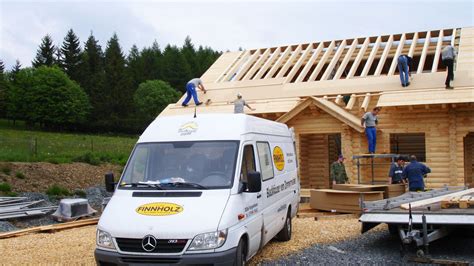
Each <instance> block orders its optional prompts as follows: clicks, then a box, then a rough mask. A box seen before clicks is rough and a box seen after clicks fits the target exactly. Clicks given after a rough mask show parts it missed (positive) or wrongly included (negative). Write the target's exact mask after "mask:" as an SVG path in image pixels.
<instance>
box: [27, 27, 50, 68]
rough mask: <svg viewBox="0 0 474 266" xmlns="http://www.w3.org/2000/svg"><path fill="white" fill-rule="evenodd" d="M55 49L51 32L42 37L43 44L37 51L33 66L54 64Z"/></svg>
mask: <svg viewBox="0 0 474 266" xmlns="http://www.w3.org/2000/svg"><path fill="white" fill-rule="evenodd" d="M54 50H55V47H54V45H53V39H52V38H51V36H50V35H49V34H46V36H44V37H43V39H41V44H40V46H39V48H38V50H37V51H36V57H35V59H34V60H33V62H32V65H33V67H35V68H37V67H40V66H49V67H50V66H52V65H53V64H54Z"/></svg>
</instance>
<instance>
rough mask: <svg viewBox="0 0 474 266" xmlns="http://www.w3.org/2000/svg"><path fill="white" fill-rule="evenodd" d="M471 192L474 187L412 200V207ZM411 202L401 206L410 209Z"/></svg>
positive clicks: (473, 190)
mask: <svg viewBox="0 0 474 266" xmlns="http://www.w3.org/2000/svg"><path fill="white" fill-rule="evenodd" d="M471 193H474V188H471V189H466V190H461V191H458V192H454V193H450V194H446V195H442V196H438V197H434V198H430V199H424V200H419V201H414V202H411V203H410V204H411V207H412V208H417V207H421V206H425V205H429V204H434V203H437V202H441V201H442V200H443V199H445V198H447V197H454V196H464V195H468V194H471ZM410 204H409V203H404V204H402V205H401V206H400V207H401V208H402V209H404V210H408V208H409V205H410Z"/></svg>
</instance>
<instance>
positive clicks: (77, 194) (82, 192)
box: [74, 189, 87, 198]
mask: <svg viewBox="0 0 474 266" xmlns="http://www.w3.org/2000/svg"><path fill="white" fill-rule="evenodd" d="M74 195H76V196H79V197H81V198H86V197H87V194H86V192H85V191H84V190H80V189H78V190H75V191H74Z"/></svg>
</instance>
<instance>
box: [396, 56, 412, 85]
mask: <svg viewBox="0 0 474 266" xmlns="http://www.w3.org/2000/svg"><path fill="white" fill-rule="evenodd" d="M412 62H413V59H412V58H411V57H409V56H408V55H403V54H402V55H400V56H399V57H398V72H400V81H401V83H402V87H408V86H410V78H411V66H412Z"/></svg>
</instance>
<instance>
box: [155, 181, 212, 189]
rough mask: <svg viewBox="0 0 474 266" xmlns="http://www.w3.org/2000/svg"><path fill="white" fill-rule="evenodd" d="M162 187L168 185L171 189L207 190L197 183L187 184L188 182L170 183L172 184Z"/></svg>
mask: <svg viewBox="0 0 474 266" xmlns="http://www.w3.org/2000/svg"><path fill="white" fill-rule="evenodd" d="M163 185H170V186H173V187H191V188H199V189H208V187H205V186H203V185H200V184H198V183H189V182H172V183H164V184H163Z"/></svg>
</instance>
